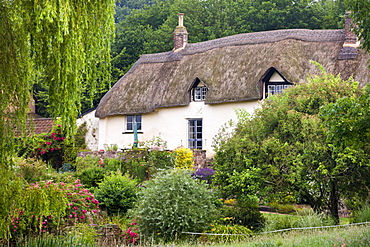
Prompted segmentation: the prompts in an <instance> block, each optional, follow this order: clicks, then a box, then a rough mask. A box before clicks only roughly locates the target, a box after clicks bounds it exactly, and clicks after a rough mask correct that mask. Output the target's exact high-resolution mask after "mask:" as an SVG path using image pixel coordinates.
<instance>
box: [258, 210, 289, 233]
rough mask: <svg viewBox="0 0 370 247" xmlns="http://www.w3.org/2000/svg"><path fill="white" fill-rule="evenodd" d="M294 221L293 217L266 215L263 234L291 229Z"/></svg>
mask: <svg viewBox="0 0 370 247" xmlns="http://www.w3.org/2000/svg"><path fill="white" fill-rule="evenodd" d="M295 221H296V217H295V216H289V215H279V214H267V215H266V221H265V226H264V228H263V230H262V231H263V232H269V231H275V230H280V229H288V228H291V227H292V226H293V224H294V222H295Z"/></svg>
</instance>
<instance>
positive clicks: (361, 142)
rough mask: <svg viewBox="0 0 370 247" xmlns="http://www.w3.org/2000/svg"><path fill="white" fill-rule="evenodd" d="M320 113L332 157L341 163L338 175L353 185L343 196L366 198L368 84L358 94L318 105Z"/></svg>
mask: <svg viewBox="0 0 370 247" xmlns="http://www.w3.org/2000/svg"><path fill="white" fill-rule="evenodd" d="M321 115H322V116H323V125H324V127H325V128H326V129H327V132H326V133H327V139H328V142H330V143H332V150H333V156H334V157H335V161H336V163H337V164H338V166H341V167H342V169H338V171H337V173H338V174H337V176H340V177H341V178H342V179H343V180H345V181H346V183H345V186H347V187H350V188H352V190H351V191H348V192H349V193H347V195H346V196H347V197H350V198H356V199H358V200H359V201H360V203H364V202H366V201H367V200H368V199H369V197H370V185H369V182H368V181H369V180H370V162H369V160H370V145H369V141H370V86H369V84H367V85H366V87H365V91H364V93H363V94H362V95H361V96H360V97H353V96H352V97H345V98H342V99H339V100H337V101H336V102H335V103H331V104H328V105H326V106H325V107H323V108H322V109H321ZM343 170H344V171H346V172H345V173H343ZM344 175H345V176H344ZM355 206H356V205H355Z"/></svg>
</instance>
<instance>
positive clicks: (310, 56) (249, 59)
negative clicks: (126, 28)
mask: <svg viewBox="0 0 370 247" xmlns="http://www.w3.org/2000/svg"><path fill="white" fill-rule="evenodd" d="M345 38H346V31H345V30H307V29H293V30H277V31H267V32H257V33H246V34H238V35H234V36H229V37H225V38H220V39H215V40H211V41H206V42H200V43H194V44H187V45H186V46H184V47H183V49H177V50H173V51H169V52H164V53H158V54H147V55H142V56H141V57H140V59H139V60H138V61H137V62H136V63H135V64H134V66H133V67H132V68H131V69H130V71H129V72H128V73H126V74H125V75H124V76H123V77H122V78H121V79H120V80H119V81H118V82H117V83H116V84H115V85H114V86H113V87H112V89H111V90H110V91H109V92H108V93H107V94H106V95H105V96H104V97H103V98H102V100H101V102H100V104H99V106H98V108H97V111H96V116H97V117H99V118H104V117H106V116H112V115H127V114H144V113H149V112H152V111H154V110H155V109H156V108H162V107H176V106H186V105H188V104H189V102H190V100H191V97H190V95H189V88H191V87H192V85H193V83H194V81H195V80H196V78H201V79H202V81H203V82H204V83H205V84H206V85H207V90H208V91H207V96H206V98H205V101H204V103H205V104H219V103H228V102H242V101H252V100H259V99H262V98H263V90H264V89H263V88H264V85H263V84H264V82H263V78H264V76H265V75H266V72H267V71H268V69H269V68H275V69H276V70H277V71H278V72H279V74H280V75H281V76H282V77H283V78H285V79H286V80H287V81H289V82H291V83H295V84H300V83H304V82H306V77H307V76H309V75H315V74H318V73H320V71H319V70H318V68H317V67H316V66H315V65H313V64H312V63H311V62H310V60H313V61H316V62H319V63H320V64H321V65H323V66H324V68H325V69H326V70H327V71H328V72H329V73H334V74H339V73H340V74H341V75H342V77H343V78H345V79H346V78H348V77H350V76H353V77H354V79H355V80H357V81H359V82H360V84H361V85H364V84H365V83H367V81H368V78H369V71H368V69H366V68H367V61H368V60H369V58H370V56H369V55H368V54H366V53H365V52H364V51H363V50H359V49H358V48H356V47H355V48H354V49H355V51H356V52H357V53H356V57H355V58H353V57H348V58H346V57H344V58H343V57H342V59H338V56H339V54H340V52H341V49H342V48H343V44H344V43H345V40H346V39H345Z"/></svg>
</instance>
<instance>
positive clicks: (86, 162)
mask: <svg viewBox="0 0 370 247" xmlns="http://www.w3.org/2000/svg"><path fill="white" fill-rule="evenodd" d="M99 160H100V158H99V157H94V156H91V155H88V156H86V157H77V158H76V161H75V165H74V166H75V167H76V172H81V171H82V170H84V169H86V168H89V167H91V166H99Z"/></svg>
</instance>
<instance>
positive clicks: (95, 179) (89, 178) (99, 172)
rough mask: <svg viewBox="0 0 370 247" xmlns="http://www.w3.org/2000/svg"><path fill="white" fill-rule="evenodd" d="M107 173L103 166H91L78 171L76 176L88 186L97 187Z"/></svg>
mask: <svg viewBox="0 0 370 247" xmlns="http://www.w3.org/2000/svg"><path fill="white" fill-rule="evenodd" d="M105 174H106V172H105V170H104V169H103V168H102V167H100V166H90V167H89V168H86V169H84V170H82V171H81V172H78V173H77V174H76V177H77V178H79V179H80V180H81V183H82V184H83V185H84V186H85V187H86V188H95V187H98V183H100V182H101V181H103V179H104V177H105Z"/></svg>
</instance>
